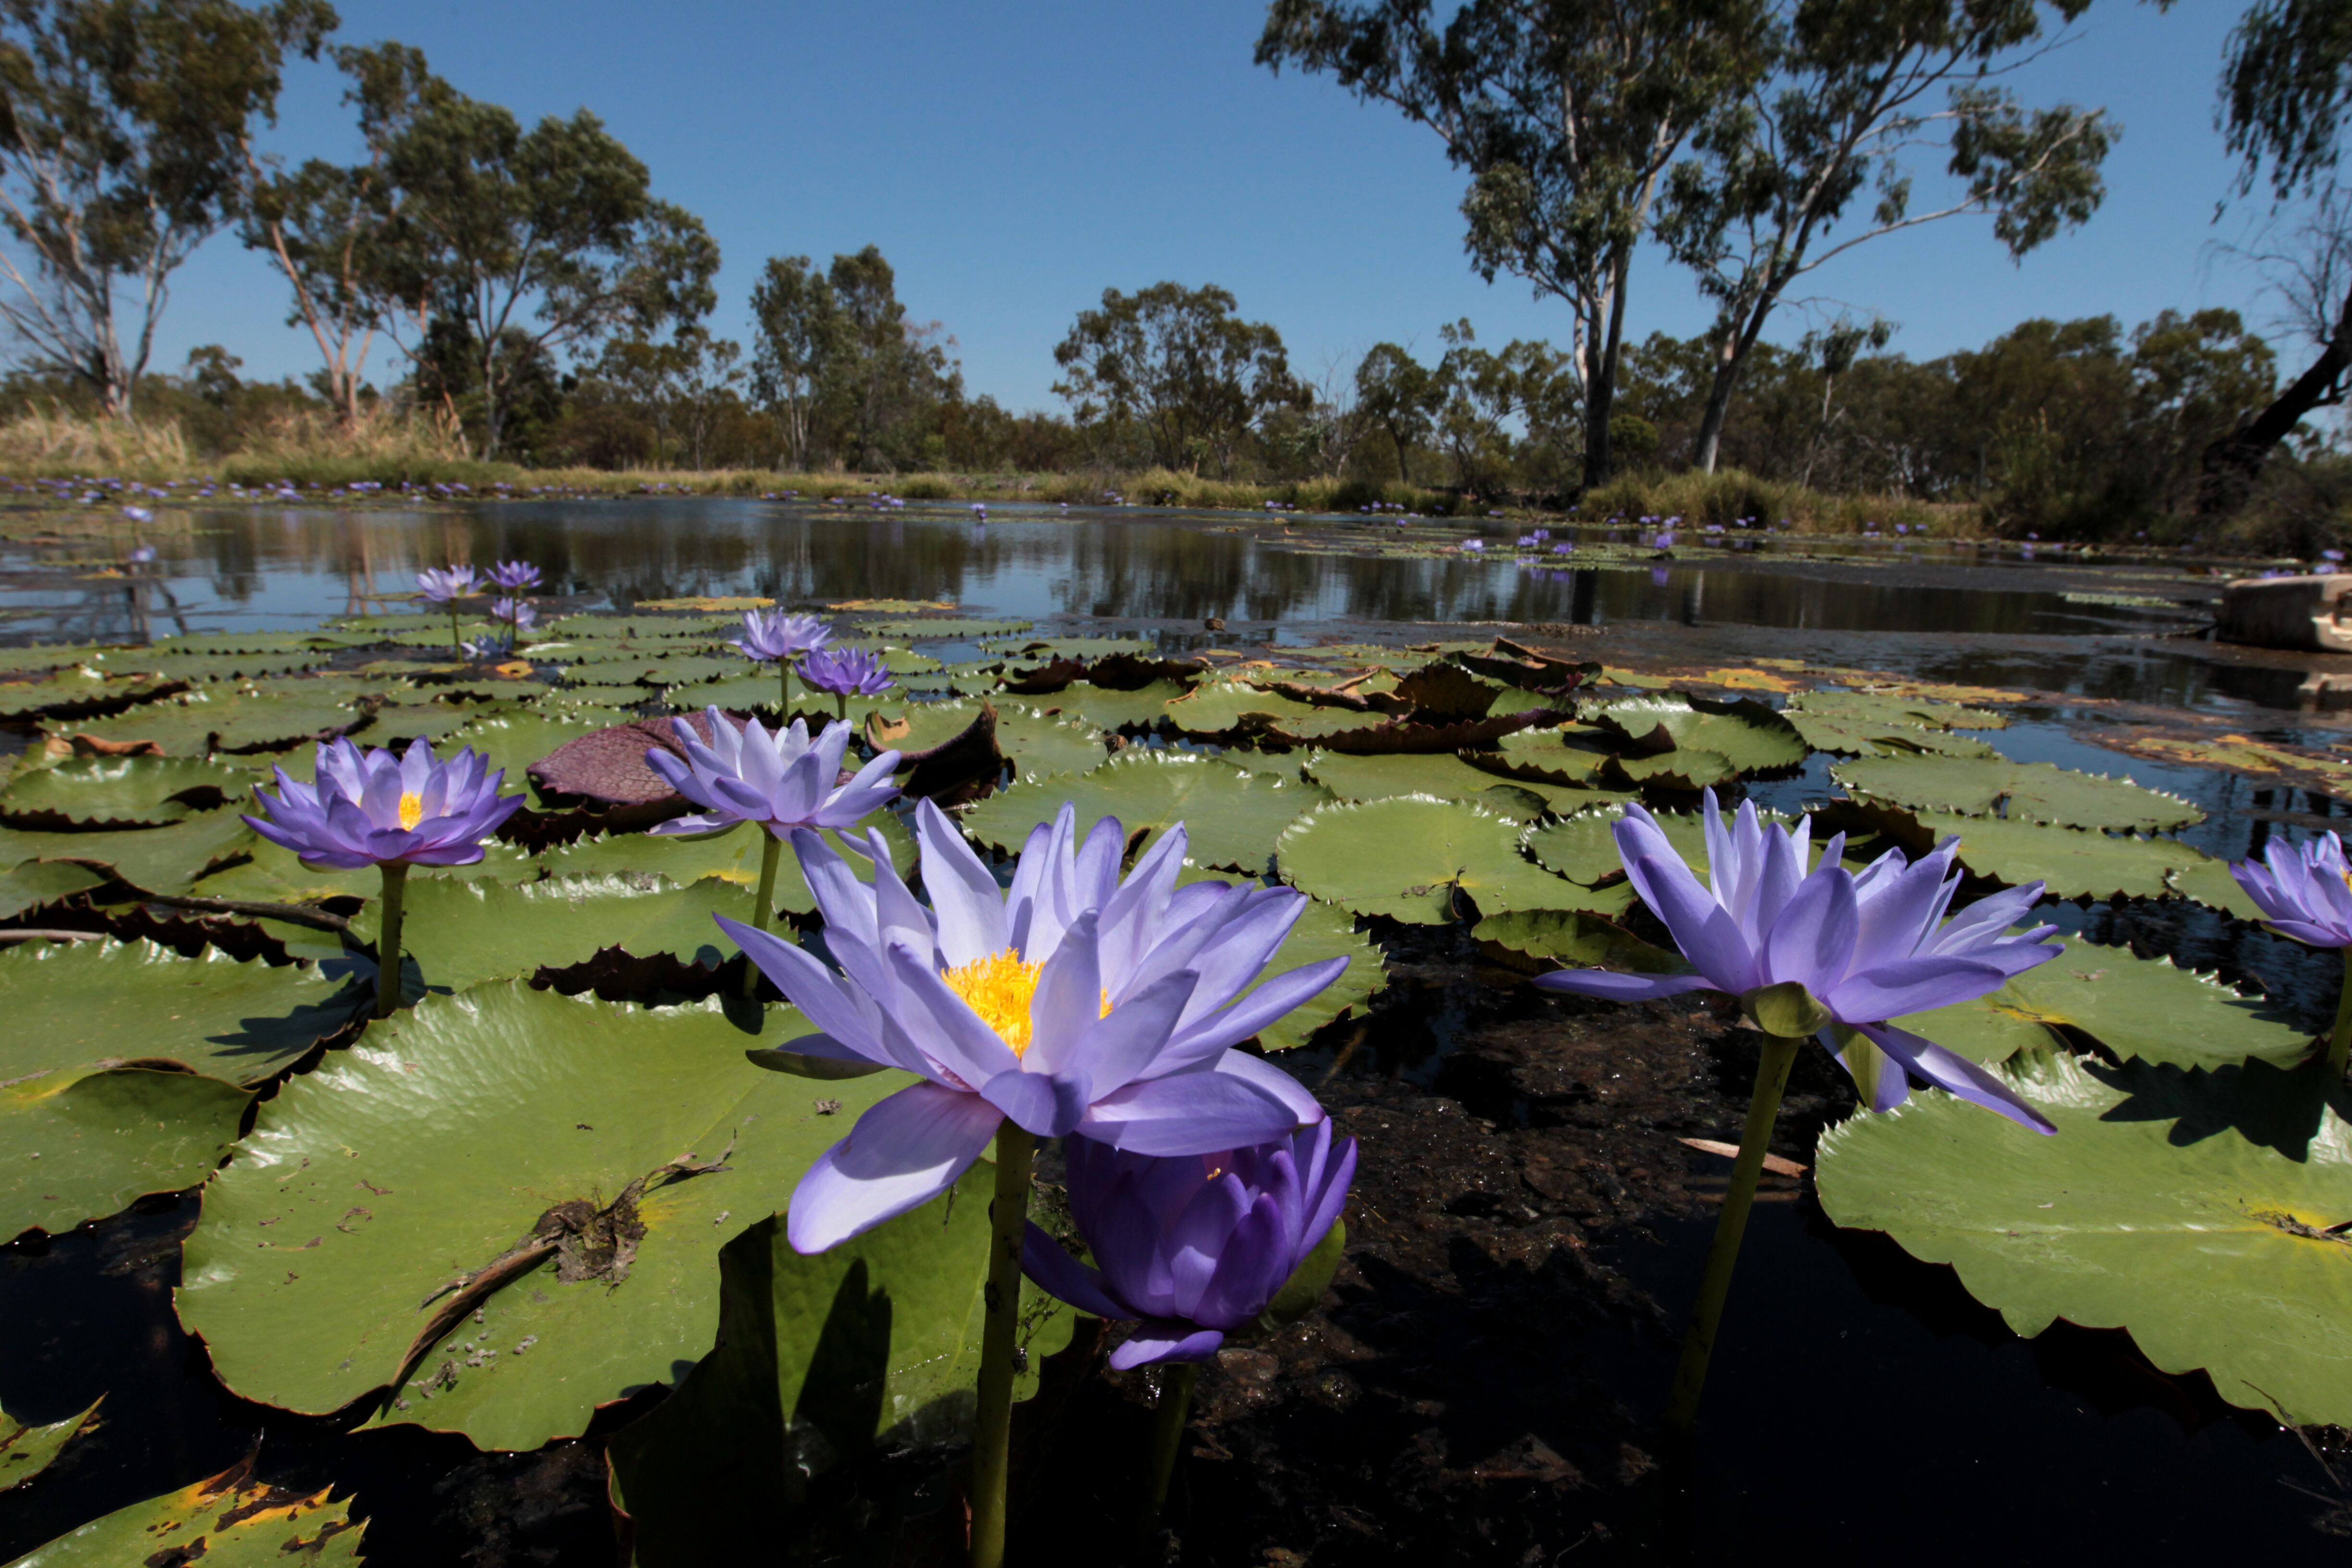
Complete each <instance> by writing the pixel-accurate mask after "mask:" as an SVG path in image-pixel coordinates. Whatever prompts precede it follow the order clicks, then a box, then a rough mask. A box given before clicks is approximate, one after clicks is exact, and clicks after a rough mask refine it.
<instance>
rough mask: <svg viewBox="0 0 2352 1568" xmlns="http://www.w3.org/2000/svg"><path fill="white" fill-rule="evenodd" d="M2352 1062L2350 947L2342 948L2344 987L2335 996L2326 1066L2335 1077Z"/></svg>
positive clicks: (2351, 953)
mask: <svg viewBox="0 0 2352 1568" xmlns="http://www.w3.org/2000/svg"><path fill="white" fill-rule="evenodd" d="M2347 1062H2352V947H2347V948H2346V949H2345V950H2344V989H2343V991H2342V993H2341V994H2338V995H2337V997H2336V1033H2335V1036H2334V1037H2332V1038H2330V1039H2329V1040H2328V1042H2327V1066H2328V1068H2329V1069H2330V1070H2331V1071H2332V1072H2333V1073H2334V1075H2335V1076H2336V1078H2339V1079H2340V1078H2342V1077H2343V1076H2344V1068H2345V1066H2346V1064H2347Z"/></svg>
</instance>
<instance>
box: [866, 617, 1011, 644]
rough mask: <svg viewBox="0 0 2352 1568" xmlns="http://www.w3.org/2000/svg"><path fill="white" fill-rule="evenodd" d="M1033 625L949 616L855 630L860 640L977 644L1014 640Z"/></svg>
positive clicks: (873, 624) (873, 623) (868, 623)
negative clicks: (888, 638) (896, 639)
mask: <svg viewBox="0 0 2352 1568" xmlns="http://www.w3.org/2000/svg"><path fill="white" fill-rule="evenodd" d="M1035 625H1036V623H1035V622H1034V621H976V620H971V619H969V618H962V617H958V616H940V617H937V618H934V619H930V620H910V621H860V622H859V623H858V625H857V630H858V633H859V635H860V636H863V637H898V638H901V639H903V640H905V641H907V642H941V641H954V642H979V641H982V640H988V641H999V640H1003V639H1004V638H1007V637H1018V636H1020V635H1021V634H1022V633H1024V632H1025V631H1028V630H1029V629H1030V628H1031V627H1033V626H1035Z"/></svg>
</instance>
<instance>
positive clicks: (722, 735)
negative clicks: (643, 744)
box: [646, 708, 898, 838]
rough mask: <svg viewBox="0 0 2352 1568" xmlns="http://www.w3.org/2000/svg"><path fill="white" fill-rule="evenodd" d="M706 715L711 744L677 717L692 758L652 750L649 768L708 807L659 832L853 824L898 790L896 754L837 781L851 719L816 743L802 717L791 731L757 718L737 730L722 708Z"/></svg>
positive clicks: (782, 833)
mask: <svg viewBox="0 0 2352 1568" xmlns="http://www.w3.org/2000/svg"><path fill="white" fill-rule="evenodd" d="M704 717H705V718H706V719H708V720H709V723H710V743H709V744H708V745H705V744H704V743H703V742H702V738H701V737H700V736H699V735H698V734H696V733H695V731H694V727H693V726H692V725H690V724H688V723H687V722H686V721H684V720H682V719H673V720H671V721H670V727H671V729H672V731H674V732H675V733H676V734H677V739H678V742H679V744H681V745H683V746H684V747H685V748H686V755H685V756H684V757H683V758H680V757H678V756H677V755H676V754H674V753H672V752H667V751H664V750H663V749H661V748H660V747H654V748H652V749H650V750H648V751H647V752H646V766H648V767H650V768H652V769H653V770H654V772H656V773H659V774H661V776H662V778H663V779H664V780H665V781H667V783H668V784H669V787H670V788H672V789H674V790H676V791H677V793H678V794H680V795H684V796H686V798H687V799H688V800H690V801H692V802H693V803H694V804H695V805H698V806H700V807H701V808H702V810H701V811H700V812H699V813H698V814H697V815H695V816H678V817H673V818H671V819H670V820H669V821H667V822H665V823H661V824H659V825H657V826H656V827H655V828H654V829H653V831H654V832H656V833H657V834H686V833H716V832H720V831H722V830H724V829H726V828H730V827H732V826H735V825H736V824H737V823H739V822H756V823H758V824H759V825H760V826H761V828H763V829H764V830H765V831H767V832H769V833H771V834H773V835H774V836H775V837H778V838H784V837H790V835H791V833H792V831H793V828H795V827H812V828H823V827H834V828H840V827H847V826H851V825H852V824H854V823H856V821H857V820H858V819H859V818H860V817H862V816H866V814H867V813H869V812H872V811H875V810H877V809H879V808H880V807H882V806H884V805H888V804H889V802H890V801H891V799H892V798H893V797H894V796H896V795H898V785H897V784H892V783H891V782H890V775H891V773H893V772H895V771H896V770H897V768H898V752H883V753H882V754H881V755H879V756H877V757H876V758H875V759H874V760H873V761H872V762H870V763H866V765H865V766H864V767H863V768H861V769H859V770H858V773H857V776H856V778H854V779H852V780H850V781H849V782H848V783H847V784H842V783H840V782H838V781H839V779H840V777H841V759H842V755H843V753H844V752H846V751H847V749H848V747H849V738H850V736H849V726H848V725H846V724H828V725H826V726H825V727H824V730H823V731H821V732H820V733H819V734H818V735H817V736H816V738H815V739H814V740H811V739H810V738H809V732H808V725H807V724H805V723H804V722H803V721H800V720H798V719H795V720H793V722H792V727H791V728H790V729H784V728H782V727H781V726H780V727H778V728H777V729H776V731H774V732H773V733H771V732H770V731H767V730H765V729H762V728H761V724H760V721H758V720H757V719H753V720H750V721H746V722H745V723H744V724H743V726H742V727H741V728H740V729H738V728H737V727H736V725H735V722H734V721H732V720H730V719H729V718H728V717H727V716H726V715H725V714H723V713H721V712H719V710H718V709H716V708H709V709H705V710H704Z"/></svg>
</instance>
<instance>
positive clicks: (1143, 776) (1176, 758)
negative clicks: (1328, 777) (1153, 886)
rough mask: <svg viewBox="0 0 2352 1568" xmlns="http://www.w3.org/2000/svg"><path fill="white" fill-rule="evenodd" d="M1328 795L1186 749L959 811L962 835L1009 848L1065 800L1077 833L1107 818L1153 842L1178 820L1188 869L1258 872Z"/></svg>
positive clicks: (1029, 786) (1054, 779) (1122, 759)
mask: <svg viewBox="0 0 2352 1568" xmlns="http://www.w3.org/2000/svg"><path fill="white" fill-rule="evenodd" d="M1329 798H1330V797H1329V796H1328V795H1325V794H1324V793H1323V791H1322V790H1321V789H1319V788H1318V787H1316V786H1314V785H1312V784H1286V783H1284V782H1283V781H1282V780H1281V779H1278V778H1274V777H1271V776H1269V775H1267V774H1265V773H1251V772H1249V771H1247V770H1245V769H1243V768H1237V767H1234V766H1233V765H1232V764H1231V763H1224V762H1221V761H1219V760H1217V759H1216V758H1214V757H1204V756H1201V755H1198V754H1196V753H1193V752H1152V751H1141V750H1138V751H1134V752H1125V753H1122V754H1121V755H1119V756H1116V757H1113V758H1112V759H1111V760H1110V761H1108V762H1107V763H1103V764H1102V765H1101V766H1100V767H1097V768H1095V769H1093V770H1091V771H1089V772H1087V773H1055V774H1052V775H1049V776H1047V777H1045V778H1040V779H1032V780H1028V781H1026V782H1024V783H1022V784H1015V785H1014V786H1013V788H1011V789H1008V790H1003V791H1001V792H999V793H998V794H996V795H991V796H989V797H988V798H987V799H986V800H984V801H982V802H981V803H980V805H977V806H974V807H973V808H972V809H971V811H970V812H969V813H967V814H966V815H965V816H964V819H963V826H964V829H965V831H966V832H968V833H970V834H971V835H972V837H975V838H978V839H979V840H980V841H981V842H982V843H984V844H992V845H995V846H996V847H998V848H1000V849H1003V850H1005V851H1007V852H1008V853H1011V852H1017V851H1018V850H1019V849H1020V847H1021V846H1022V844H1023V843H1024V841H1026V840H1027V838H1028V837H1029V830H1030V829H1031V828H1033V827H1034V826H1036V825H1037V824H1039V823H1041V822H1051V821H1052V820H1053V819H1054V814H1055V812H1057V811H1059V810H1060V809H1061V806H1062V803H1063V802H1064V801H1069V802H1071V803H1072V804H1073V805H1076V808H1077V830H1078V833H1079V834H1080V836H1081V837H1083V836H1084V835H1085V834H1086V833H1087V831H1088V830H1089V829H1091V828H1092V827H1093V826H1094V825H1095V824H1096V823H1097V822H1098V821H1100V820H1101V819H1102V818H1104V817H1106V816H1115V817H1117V818H1118V821H1119V826H1122V827H1124V828H1126V829H1127V831H1128V833H1129V835H1130V836H1132V835H1133V834H1135V833H1136V832H1138V831H1139V830H1149V831H1150V833H1151V834H1153V835H1154V836H1157V835H1158V834H1159V832H1160V830H1161V829H1163V828H1165V827H1167V826H1170V825H1171V824H1172V823H1177V822H1181V823H1182V824H1184V830H1185V834H1186V837H1187V838H1188V840H1189V844H1188V854H1189V857H1190V858H1191V859H1192V861H1193V863H1194V864H1196V865H1201V866H1226V867H1231V868H1234V869H1236V870H1242V871H1247V872H1249V873H1250V874H1251V875H1253V876H1255V875H1258V874H1260V873H1262V872H1263V871H1264V870H1265V862H1266V857H1267V856H1269V855H1271V854H1272V853H1273V852H1274V841H1275V837H1276V835H1278V834H1279V833H1280V832H1281V831H1282V830H1283V828H1285V827H1286V826H1289V824H1290V821H1291V819H1292V818H1293V817H1295V816H1297V815H1298V814H1299V813H1300V812H1302V811H1305V810H1307V809H1308V808H1309V807H1311V806H1314V805H1320V804H1322V803H1323V802H1325V801H1327V800H1328V799H1329Z"/></svg>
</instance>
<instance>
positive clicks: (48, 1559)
mask: <svg viewBox="0 0 2352 1568" xmlns="http://www.w3.org/2000/svg"><path fill="white" fill-rule="evenodd" d="M253 1465H254V1460H253V1458H245V1459H242V1460H240V1461H238V1462H237V1463H236V1464H235V1465H232V1466H230V1467H229V1468H227V1469H226V1470H223V1471H222V1472H221V1473H220V1474H218V1475H216V1476H214V1477H212V1478H210V1479H206V1480H201V1481H198V1482H196V1483H195V1484H194V1486H188V1487H182V1488H181V1489H179V1490H178V1491H175V1492H166V1493H165V1494H164V1495H163V1496H162V1497H159V1498H150V1499H148V1500H146V1501H145V1502H134V1503H132V1504H131V1505H130V1506H129V1507H127V1508H119V1509H117V1510H114V1511H113V1512H112V1513H110V1514H108V1515H107V1516H106V1517H105V1518H103V1519H98V1520H92V1521H90V1522H89V1523H88V1524H85V1525H83V1526H82V1527H81V1528H80V1529H79V1530H77V1531H73V1532H72V1533H71V1534H68V1535H61V1536H59V1537H58V1539H56V1540H55V1541H52V1542H49V1543H48V1544H47V1545H46V1546H37V1547H35V1548H34V1549H33V1550H32V1551H30V1552H26V1553H25V1555H24V1556H22V1557H19V1558H17V1559H16V1561H15V1562H14V1563H9V1564H8V1568H126V1565H127V1564H131V1563H145V1564H148V1565H149V1568H178V1565H179V1564H183V1563H197V1562H199V1561H201V1562H202V1563H204V1568H281V1565H283V1568H292V1565H293V1564H297V1563H299V1564H300V1565H301V1568H327V1565H329V1564H333V1563H358V1562H359V1561H360V1543H361V1540H362V1537H363V1536H365V1534H366V1533H367V1521H365V1520H354V1519H352V1517H351V1502H350V1500H349V1499H345V1500H343V1501H341V1502H332V1501H330V1500H329V1495H330V1494H331V1492H332V1491H333V1488H331V1487H321V1488H320V1489H319V1490H317V1491H315V1492H311V1493H309V1494H308V1495H304V1494H301V1493H297V1492H291V1491H289V1490H288V1489H285V1488H283V1487H276V1486H269V1485H267V1484H265V1483H263V1482H260V1481H257V1480H255V1479H253Z"/></svg>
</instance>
